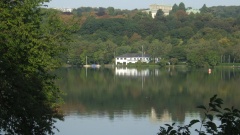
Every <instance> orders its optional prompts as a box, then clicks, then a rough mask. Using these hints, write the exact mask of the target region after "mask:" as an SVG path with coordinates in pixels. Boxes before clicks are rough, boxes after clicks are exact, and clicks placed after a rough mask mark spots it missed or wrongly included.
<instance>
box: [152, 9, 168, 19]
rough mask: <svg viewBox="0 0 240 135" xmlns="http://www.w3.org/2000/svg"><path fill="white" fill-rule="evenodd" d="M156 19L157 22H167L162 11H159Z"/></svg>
mask: <svg viewBox="0 0 240 135" xmlns="http://www.w3.org/2000/svg"><path fill="white" fill-rule="evenodd" d="M154 19H155V20H157V21H161V22H165V21H166V18H165V16H164V12H163V11H162V10H161V9H159V10H158V11H157V14H156V16H155V18H154Z"/></svg>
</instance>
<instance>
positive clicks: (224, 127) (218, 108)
mask: <svg viewBox="0 0 240 135" xmlns="http://www.w3.org/2000/svg"><path fill="white" fill-rule="evenodd" d="M222 104H223V100H222V99H221V98H218V97H217V95H214V96H213V97H211V98H210V101H209V104H208V107H205V106H203V105H200V106H197V108H200V109H202V110H203V111H204V112H203V113H204V118H203V119H202V120H192V121H191V122H190V123H189V124H188V125H184V126H178V127H175V123H173V124H172V125H169V124H165V125H166V126H167V127H166V128H165V127H162V126H161V127H160V132H159V133H158V135H190V134H191V130H190V129H191V127H192V126H193V125H194V124H196V123H201V125H200V127H199V129H195V132H197V133H198V134H199V135H207V134H214V135H238V134H239V133H240V111H239V110H238V109H235V108H234V107H231V108H224V109H223V108H222ZM213 118H216V119H218V121H219V122H220V124H219V125H218V124H217V123H215V122H214V121H213ZM203 128H204V129H203Z"/></svg>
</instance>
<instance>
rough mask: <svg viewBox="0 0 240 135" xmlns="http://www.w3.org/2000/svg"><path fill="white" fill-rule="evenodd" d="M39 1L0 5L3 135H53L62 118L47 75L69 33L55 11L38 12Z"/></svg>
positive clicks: (56, 93)
mask: <svg viewBox="0 0 240 135" xmlns="http://www.w3.org/2000/svg"><path fill="white" fill-rule="evenodd" d="M43 2H47V1H46V0H31V1H29V0H21V1H0V12H1V14H0V29H1V33H0V106H1V115H0V119H1V120H0V121H1V122H0V129H1V130H2V131H4V132H6V134H20V135H21V134H53V131H52V129H53V128H54V126H53V124H54V122H55V120H56V119H61V117H62V116H61V114H60V113H59V112H58V110H59V104H58V103H59V100H60V97H59V96H60V91H59V89H58V88H57V87H56V86H55V84H54V81H55V79H56V77H55V76H54V75H52V74H50V72H51V71H52V70H54V69H56V68H57V67H58V66H59V65H60V58H59V55H60V54H61V53H62V51H63V48H62V47H63V43H65V42H64V41H66V39H67V37H66V34H68V33H67V27H65V26H64V25H63V23H62V22H61V21H60V19H59V18H58V14H57V13H59V12H55V10H49V11H48V10H45V9H41V8H40V6H41V3H43ZM63 26H64V27H63ZM21 101H22V102H21ZM37 107H40V108H41V109H43V110H41V109H39V108H37ZM31 108H32V109H33V110H31ZM14 109H16V110H17V111H16V110H15V111H14Z"/></svg>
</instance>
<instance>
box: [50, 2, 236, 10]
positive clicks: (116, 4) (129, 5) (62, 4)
mask: <svg viewBox="0 0 240 135" xmlns="http://www.w3.org/2000/svg"><path fill="white" fill-rule="evenodd" d="M180 2H183V3H184V4H185V6H186V7H192V8H201V7H202V6H203V4H206V5H207V7H211V6H230V5H234V6H240V0H181V1H179V0H52V1H51V2H50V3H47V5H48V6H49V7H57V8H78V7H105V8H107V7H114V8H119V9H130V10H131V9H135V8H137V9H143V8H149V5H151V4H163V5H173V4H175V3H176V4H179V3H180Z"/></svg>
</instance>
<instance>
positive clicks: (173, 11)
mask: <svg viewBox="0 0 240 135" xmlns="http://www.w3.org/2000/svg"><path fill="white" fill-rule="evenodd" d="M178 9H179V7H178V5H177V4H176V3H175V4H174V5H173V7H172V10H171V11H170V14H174V13H176V12H177V11H178Z"/></svg>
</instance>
